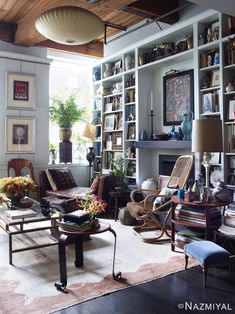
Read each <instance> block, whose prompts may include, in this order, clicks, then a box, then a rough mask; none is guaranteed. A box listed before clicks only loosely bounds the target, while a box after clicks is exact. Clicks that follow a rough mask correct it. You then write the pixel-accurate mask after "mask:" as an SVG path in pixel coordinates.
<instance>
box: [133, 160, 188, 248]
mask: <svg viewBox="0 0 235 314" xmlns="http://www.w3.org/2000/svg"><path fill="white" fill-rule="evenodd" d="M192 166H193V156H181V157H179V158H178V159H177V160H176V162H175V165H174V168H173V170H172V173H171V176H170V179H169V181H168V184H167V187H166V188H165V189H164V188H163V189H162V190H143V189H135V190H133V191H132V193H131V202H129V203H128V204H127V208H128V210H129V212H130V214H131V215H132V216H133V217H134V218H135V219H137V220H138V221H139V222H141V225H138V226H135V227H134V228H133V230H134V231H135V232H136V234H137V235H138V236H140V238H141V239H142V240H143V241H145V242H150V243H152V242H157V241H165V240H169V238H170V237H171V234H170V230H169V227H168V225H167V220H168V218H169V216H170V213H171V209H170V207H171V206H170V205H171V200H170V195H172V193H174V192H176V189H179V188H184V187H185V186H186V183H187V180H188V178H189V175H190V172H191V169H192ZM142 192H148V193H149V195H148V196H146V197H145V198H144V199H143V200H141V201H136V194H137V195H139V194H140V193H142ZM148 231H154V234H155V236H154V237H146V236H145V234H146V232H148Z"/></svg>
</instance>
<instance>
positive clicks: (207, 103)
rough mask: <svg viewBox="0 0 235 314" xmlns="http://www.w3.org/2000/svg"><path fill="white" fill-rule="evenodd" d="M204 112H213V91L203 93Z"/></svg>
mask: <svg viewBox="0 0 235 314" xmlns="http://www.w3.org/2000/svg"><path fill="white" fill-rule="evenodd" d="M202 112H203V113H208V112H212V93H207V94H203V104H202Z"/></svg>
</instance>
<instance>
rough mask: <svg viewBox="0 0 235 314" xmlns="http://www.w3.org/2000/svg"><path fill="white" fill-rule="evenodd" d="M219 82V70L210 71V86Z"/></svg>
mask: <svg viewBox="0 0 235 314" xmlns="http://www.w3.org/2000/svg"><path fill="white" fill-rule="evenodd" d="M219 84H220V74H219V70H213V71H211V84H210V85H211V87H213V86H218V85H219Z"/></svg>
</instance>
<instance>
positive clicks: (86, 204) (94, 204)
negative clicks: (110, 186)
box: [80, 194, 108, 229]
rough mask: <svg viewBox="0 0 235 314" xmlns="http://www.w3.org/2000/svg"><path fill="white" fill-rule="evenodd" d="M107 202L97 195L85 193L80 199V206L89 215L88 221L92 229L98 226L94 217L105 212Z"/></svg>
mask: <svg viewBox="0 0 235 314" xmlns="http://www.w3.org/2000/svg"><path fill="white" fill-rule="evenodd" d="M107 206H108V204H107V203H106V202H105V201H103V200H102V199H100V198H99V197H97V196H93V195H89V194H86V196H85V197H84V198H83V199H82V200H81V201H80V208H83V209H84V210H86V211H87V212H88V214H89V216H90V223H91V227H92V228H93V229H96V228H98V227H99V221H98V219H96V218H95V216H96V215H97V214H100V213H103V212H105V209H106V207H107Z"/></svg>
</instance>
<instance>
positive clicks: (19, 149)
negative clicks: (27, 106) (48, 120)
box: [6, 117, 35, 153]
mask: <svg viewBox="0 0 235 314" xmlns="http://www.w3.org/2000/svg"><path fill="white" fill-rule="evenodd" d="M34 138H35V118H28V117H25V118H18V117H6V152H8V153H33V152H34V151H35V143H34Z"/></svg>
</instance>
